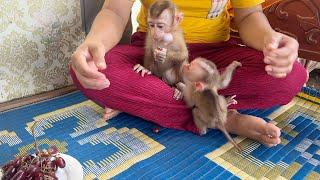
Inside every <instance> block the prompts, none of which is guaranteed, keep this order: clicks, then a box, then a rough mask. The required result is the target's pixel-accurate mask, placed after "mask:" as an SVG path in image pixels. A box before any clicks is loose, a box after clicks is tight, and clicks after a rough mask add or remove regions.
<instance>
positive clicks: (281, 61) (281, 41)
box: [263, 32, 299, 78]
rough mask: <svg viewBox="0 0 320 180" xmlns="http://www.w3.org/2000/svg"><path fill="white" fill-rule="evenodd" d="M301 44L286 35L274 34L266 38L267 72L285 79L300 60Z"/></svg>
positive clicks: (264, 51) (265, 60) (265, 58)
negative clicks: (299, 50) (298, 59)
mask: <svg viewBox="0 0 320 180" xmlns="http://www.w3.org/2000/svg"><path fill="white" fill-rule="evenodd" d="M298 49H299V43H298V42H297V40H295V39H294V38H292V37H289V36H287V35H285V34H282V33H278V32H273V33H271V34H269V35H267V36H266V37H265V38H264V48H263V54H264V62H265V63H266V64H267V65H266V66H265V70H266V72H267V73H268V74H269V75H271V76H273V77H276V78H285V77H286V76H287V75H288V74H289V73H290V72H291V71H292V67H293V64H294V62H295V61H296V60H297V58H298Z"/></svg>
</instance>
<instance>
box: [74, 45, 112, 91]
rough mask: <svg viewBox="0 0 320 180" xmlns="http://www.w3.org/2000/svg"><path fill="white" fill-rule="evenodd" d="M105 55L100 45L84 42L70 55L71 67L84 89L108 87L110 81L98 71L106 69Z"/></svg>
mask: <svg viewBox="0 0 320 180" xmlns="http://www.w3.org/2000/svg"><path fill="white" fill-rule="evenodd" d="M105 53H106V52H105V49H104V46H103V44H102V43H99V42H91V43H90V42H84V43H82V44H81V45H80V46H79V47H78V48H77V49H76V51H75V52H74V53H73V54H72V56H71V67H72V69H73V71H74V72H75V75H76V77H77V79H78V80H79V82H80V84H81V85H82V86H83V87H84V88H87V89H97V90H101V89H104V88H107V87H109V85H110V81H109V80H108V79H107V78H106V77H105V75H104V74H103V73H101V72H99V71H98V70H103V69H105V68H106V67H107V66H106V63H105V60H104V55H105Z"/></svg>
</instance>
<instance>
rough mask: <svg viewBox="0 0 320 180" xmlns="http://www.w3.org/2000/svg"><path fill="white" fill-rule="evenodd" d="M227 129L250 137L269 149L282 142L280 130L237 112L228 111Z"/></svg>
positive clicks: (258, 119) (259, 119)
mask: <svg viewBox="0 0 320 180" xmlns="http://www.w3.org/2000/svg"><path fill="white" fill-rule="evenodd" d="M226 128H227V131H228V132H230V133H234V134H237V135H240V136H244V137H248V138H250V139H253V140H256V141H258V142H260V143H262V144H264V145H266V146H268V147H272V146H275V145H277V144H279V143H280V142H281V140H280V135H281V133H280V128H278V127H277V126H275V125H274V124H271V123H267V122H266V121H265V120H263V119H261V118H259V117H255V116H251V115H246V114H240V113H238V112H237V111H235V110H229V111H228V119H227V123H226Z"/></svg>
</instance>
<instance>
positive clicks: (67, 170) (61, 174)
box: [56, 153, 83, 180]
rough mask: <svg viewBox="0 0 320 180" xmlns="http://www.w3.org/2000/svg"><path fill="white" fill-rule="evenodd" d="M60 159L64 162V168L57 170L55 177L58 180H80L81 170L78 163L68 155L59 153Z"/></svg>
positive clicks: (81, 176)
mask: <svg viewBox="0 0 320 180" xmlns="http://www.w3.org/2000/svg"><path fill="white" fill-rule="evenodd" d="M59 155H60V157H62V158H63V159H64V161H65V162H66V166H65V167H64V168H62V169H61V168H58V170H57V172H56V176H57V178H58V179H59V180H81V179H83V170H82V166H81V164H80V162H79V161H78V160H76V159H75V158H73V157H72V156H70V155H67V154H62V153H59Z"/></svg>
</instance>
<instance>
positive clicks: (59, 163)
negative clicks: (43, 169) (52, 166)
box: [55, 157, 66, 168]
mask: <svg viewBox="0 0 320 180" xmlns="http://www.w3.org/2000/svg"><path fill="white" fill-rule="evenodd" d="M55 163H56V165H57V166H58V167H59V168H64V167H65V166H66V162H65V161H64V159H63V158H62V157H57V159H56V160H55Z"/></svg>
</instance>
